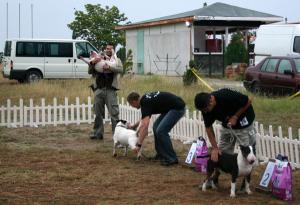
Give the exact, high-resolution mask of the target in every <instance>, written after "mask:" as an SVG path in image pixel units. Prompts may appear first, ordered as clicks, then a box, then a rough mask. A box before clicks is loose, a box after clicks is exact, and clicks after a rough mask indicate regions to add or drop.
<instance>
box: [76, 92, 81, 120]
mask: <svg viewBox="0 0 300 205" xmlns="http://www.w3.org/2000/svg"><path fill="white" fill-rule="evenodd" d="M76 124H77V125H79V124H80V105H79V97H76Z"/></svg>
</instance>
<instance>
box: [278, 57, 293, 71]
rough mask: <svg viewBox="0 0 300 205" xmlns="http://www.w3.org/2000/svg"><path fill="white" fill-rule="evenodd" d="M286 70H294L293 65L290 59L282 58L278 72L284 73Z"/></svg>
mask: <svg viewBox="0 0 300 205" xmlns="http://www.w3.org/2000/svg"><path fill="white" fill-rule="evenodd" d="M285 70H290V71H292V70H293V68H292V65H291V63H290V61H289V60H281V61H280V63H279V66H278V71H277V72H278V73H284V71H285Z"/></svg>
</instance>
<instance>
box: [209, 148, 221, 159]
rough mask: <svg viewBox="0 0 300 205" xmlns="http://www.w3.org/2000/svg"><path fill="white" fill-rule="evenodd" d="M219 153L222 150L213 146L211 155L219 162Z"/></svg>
mask: <svg viewBox="0 0 300 205" xmlns="http://www.w3.org/2000/svg"><path fill="white" fill-rule="evenodd" d="M219 154H221V152H220V151H219V149H218V148H212V150H211V156H210V158H211V160H212V161H214V162H217V161H218V159H219Z"/></svg>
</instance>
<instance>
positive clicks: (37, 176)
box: [0, 125, 300, 205]
mask: <svg viewBox="0 0 300 205" xmlns="http://www.w3.org/2000/svg"><path fill="white" fill-rule="evenodd" d="M91 127H92V125H80V126H76V125H71V126H58V127H53V126H49V127H39V128H17V129H8V128H0V204H163V205H164V204H203V205H205V204H214V205H227V204H230V205H238V204H243V205H253V204H257V205H260V204H262V205H263V204H270V205H271V204H272V205H279V204H287V202H283V201H280V200H277V199H274V198H273V197H271V196H270V195H266V194H262V193H259V192H256V191H255V187H256V186H257V184H258V182H259V180H260V176H261V174H262V172H263V170H264V166H259V167H256V168H255V171H254V173H253V177H252V179H253V180H252V184H251V188H252V191H253V194H252V195H249V196H248V195H246V194H240V195H237V197H236V198H234V199H232V198H230V197H229V192H230V176H228V175H221V177H220V182H219V184H220V188H219V189H218V190H208V191H207V192H202V191H201V190H199V188H198V185H199V184H200V183H202V181H203V180H204V178H205V176H204V175H202V174H200V173H197V172H195V171H194V170H193V169H192V168H190V167H187V166H186V165H184V160H185V155H186V153H187V151H188V149H189V146H188V145H183V144H182V143H181V142H176V141H174V147H175V150H176V152H177V154H178V155H179V159H180V164H179V165H175V166H172V167H163V166H161V165H160V164H159V163H158V162H152V161H148V160H147V159H146V158H144V159H142V160H141V161H136V160H135V155H134V153H133V152H129V156H127V157H124V156H123V155H122V153H123V150H118V152H119V155H118V157H116V158H114V157H112V136H111V133H110V132H109V131H108V130H109V129H110V127H109V125H107V126H106V130H107V131H106V134H105V139H104V140H103V141H92V140H89V138H88V133H89V131H90V128H91ZM145 144H146V146H145V150H144V154H145V155H146V156H151V155H153V154H154V147H153V139H152V137H150V136H149V137H148V138H147V139H146V143H145ZM293 179H294V181H293V193H294V197H295V199H294V201H293V202H292V203H289V204H300V197H299V193H300V171H299V170H296V171H294V172H293ZM238 187H240V180H239V182H238Z"/></svg>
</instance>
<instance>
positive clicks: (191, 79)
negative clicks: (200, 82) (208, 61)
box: [182, 60, 199, 86]
mask: <svg viewBox="0 0 300 205" xmlns="http://www.w3.org/2000/svg"><path fill="white" fill-rule="evenodd" d="M192 68H195V69H196V70H199V65H198V64H197V63H196V61H195V60H190V62H189V69H187V70H186V71H185V72H184V74H183V76H182V80H183V85H184V86H189V85H192V84H194V83H197V77H196V76H195V75H194V73H193V72H192V70H191V69H192Z"/></svg>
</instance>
